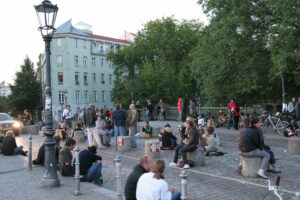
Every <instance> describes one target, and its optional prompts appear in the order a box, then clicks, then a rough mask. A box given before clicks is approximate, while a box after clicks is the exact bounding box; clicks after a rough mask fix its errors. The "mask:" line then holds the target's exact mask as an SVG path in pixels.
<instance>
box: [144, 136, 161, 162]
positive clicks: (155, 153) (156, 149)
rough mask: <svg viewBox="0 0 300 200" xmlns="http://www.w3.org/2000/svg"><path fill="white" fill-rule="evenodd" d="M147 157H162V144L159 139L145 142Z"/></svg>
mask: <svg viewBox="0 0 300 200" xmlns="http://www.w3.org/2000/svg"><path fill="white" fill-rule="evenodd" d="M145 155H148V156H150V157H151V158H159V157H160V142H159V140H158V139H150V140H146V141H145Z"/></svg>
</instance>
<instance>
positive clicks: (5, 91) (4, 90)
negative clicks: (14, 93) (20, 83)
mask: <svg viewBox="0 0 300 200" xmlns="http://www.w3.org/2000/svg"><path fill="white" fill-rule="evenodd" d="M10 94H11V90H10V87H9V86H8V85H6V84H5V81H2V82H1V83H0V96H4V97H7V96H8V95H10Z"/></svg>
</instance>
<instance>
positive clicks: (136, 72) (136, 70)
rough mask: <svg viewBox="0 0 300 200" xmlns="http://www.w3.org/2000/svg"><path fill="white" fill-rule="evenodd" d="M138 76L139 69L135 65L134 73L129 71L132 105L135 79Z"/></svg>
mask: <svg viewBox="0 0 300 200" xmlns="http://www.w3.org/2000/svg"><path fill="white" fill-rule="evenodd" d="M137 74H138V67H137V66H136V65H135V66H134V67H133V72H132V71H129V84H130V90H131V103H133V104H134V87H133V86H134V84H135V79H134V77H135V76H136V75H137Z"/></svg>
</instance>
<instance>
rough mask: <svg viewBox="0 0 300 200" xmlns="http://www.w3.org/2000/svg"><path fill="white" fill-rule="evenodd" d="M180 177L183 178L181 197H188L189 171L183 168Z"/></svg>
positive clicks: (183, 198) (183, 199)
mask: <svg viewBox="0 0 300 200" xmlns="http://www.w3.org/2000/svg"><path fill="white" fill-rule="evenodd" d="M179 177H180V178H181V199H182V200H185V199H188V196H187V177H188V175H187V173H186V171H185V170H182V171H181V173H180V175H179Z"/></svg>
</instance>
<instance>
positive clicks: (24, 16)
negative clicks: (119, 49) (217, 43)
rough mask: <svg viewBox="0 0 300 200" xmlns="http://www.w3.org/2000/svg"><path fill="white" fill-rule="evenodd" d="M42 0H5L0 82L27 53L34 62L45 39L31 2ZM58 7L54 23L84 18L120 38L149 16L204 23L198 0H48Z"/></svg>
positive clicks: (1, 22)
mask: <svg viewBox="0 0 300 200" xmlns="http://www.w3.org/2000/svg"><path fill="white" fill-rule="evenodd" d="M41 2H42V0H7V1H3V2H1V5H2V6H1V8H2V9H1V12H0V25H1V32H0V34H1V37H0V53H1V60H0V63H1V66H0V67H1V73H0V82H2V81H6V82H8V83H13V79H14V76H15V72H16V71H18V70H20V65H21V64H22V63H23V60H24V58H25V57H26V55H28V57H29V58H30V59H31V60H32V61H33V62H34V65H35V67H36V63H37V60H38V55H39V53H41V52H42V51H43V50H44V42H43V40H42V37H41V35H40V32H39V31H38V30H37V27H38V26H39V24H38V20H37V17H36V13H35V10H34V7H33V5H37V4H39V3H41ZM51 2H52V3H53V4H57V5H58V7H59V10H58V14H57V20H56V23H55V26H56V27H58V26H59V25H61V24H62V23H64V22H65V21H67V20H69V19H71V18H72V22H73V25H74V24H76V23H77V22H79V21H83V22H85V23H87V24H89V25H91V26H92V27H93V33H94V34H96V35H103V36H109V37H116V38H119V37H120V36H121V35H122V34H123V33H124V30H126V31H128V32H133V33H136V32H137V31H138V30H140V29H142V28H143V25H144V24H146V23H147V22H148V21H150V20H154V19H157V18H161V17H164V16H165V17H168V16H172V15H174V18H175V19H199V20H200V21H202V22H204V24H207V23H208V22H207V18H206V16H205V15H204V14H203V12H202V8H201V6H199V5H198V4H197V0H127V1H125V0H51Z"/></svg>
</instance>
